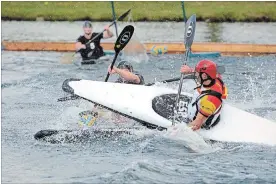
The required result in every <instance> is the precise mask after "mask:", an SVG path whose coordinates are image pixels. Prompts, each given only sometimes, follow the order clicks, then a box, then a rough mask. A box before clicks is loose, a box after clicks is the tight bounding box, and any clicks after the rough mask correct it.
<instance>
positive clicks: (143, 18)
mask: <svg viewBox="0 0 276 184" xmlns="http://www.w3.org/2000/svg"><path fill="white" fill-rule="evenodd" d="M114 6H115V12H116V16H117V17H118V16H119V15H121V14H122V13H124V12H125V11H126V10H128V9H130V8H131V15H132V18H133V21H135V22H168V21H170V22H183V14H182V8H181V3H180V1H178V2H165V1H163V2H154V1H150V2H147V1H143V2H139V1H137V2H119V1H117V2H115V3H114ZM275 9H276V2H270V1H269V2H259V1H257V2H255V1H253V2H223V1H221V2H219V1H215V2H192V1H188V2H185V12H186V16H187V17H189V16H191V15H192V14H196V16H197V21H204V22H276V11H275ZM1 17H2V20H4V21H36V20H40V21H42V20H43V21H84V20H91V21H100V22H105V21H109V22H110V21H112V20H113V19H112V17H113V15H112V11H111V4H110V2H52V1H50V2H5V1H4V2H2V13H1ZM126 20H127V19H126ZM126 20H125V21H126Z"/></svg>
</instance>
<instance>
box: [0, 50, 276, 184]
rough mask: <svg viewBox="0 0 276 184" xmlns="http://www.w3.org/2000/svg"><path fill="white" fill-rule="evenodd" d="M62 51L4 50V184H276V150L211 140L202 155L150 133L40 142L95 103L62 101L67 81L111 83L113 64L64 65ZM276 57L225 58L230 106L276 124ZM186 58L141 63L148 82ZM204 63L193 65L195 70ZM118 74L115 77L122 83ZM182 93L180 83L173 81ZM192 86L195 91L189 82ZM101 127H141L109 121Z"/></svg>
mask: <svg viewBox="0 0 276 184" xmlns="http://www.w3.org/2000/svg"><path fill="white" fill-rule="evenodd" d="M61 57H62V54H61V53H48V52H2V83H1V87H2V132H1V133H2V182H4V183H73V182H78V183H275V182H276V172H275V170H276V161H275V160H276V159H275V158H276V148H275V147H269V146H264V145H255V144H242V143H240V144H237V143H235V144H232V143H227V144H226V143H213V144H211V143H208V144H209V145H210V146H211V147H212V148H213V151H211V152H205V151H198V152H195V151H193V150H191V149H189V148H188V147H187V146H186V145H185V144H184V143H183V142H182V141H176V140H173V139H170V138H168V137H166V136H164V135H163V133H160V132H156V131H149V130H141V131H137V132H136V133H135V134H133V135H122V136H116V137H111V138H104V139H102V138H100V137H98V138H91V140H90V141H86V142H76V143H66V142H64V143H61V144H51V143H47V142H40V141H36V140H34V138H33V135H34V134H35V133H36V132H37V131H39V130H42V129H49V128H55V129H72V128H76V127H77V121H78V113H79V112H80V111H81V110H86V109H87V108H88V106H89V105H90V104H89V103H86V102H83V101H72V102H64V103H60V102H57V98H59V97H63V96H64V92H63V91H62V89H61V85H62V83H63V81H64V80H65V79H67V78H71V77H72V78H83V79H91V80H104V78H105V75H106V69H107V66H108V63H103V64H99V65H95V67H94V68H90V69H92V70H82V69H80V68H78V67H77V66H75V65H70V64H60V60H61ZM275 60H276V57H275V56H262V57H221V58H217V59H215V61H216V62H217V63H219V64H221V65H224V66H225V67H226V73H225V74H224V75H223V77H224V80H225V83H226V84H227V85H228V88H229V100H228V102H229V103H230V104H232V105H234V106H236V107H239V108H242V109H245V110H247V111H249V112H252V113H254V114H257V115H259V116H262V117H265V118H268V119H270V120H272V121H276V105H275V104H276V101H275V94H276V93H275V90H276V85H275V84H276V83H275V80H276V69H275V68H276V62H275ZM182 61H183V56H182V55H166V56H160V57H153V56H151V57H150V61H149V62H148V63H134V68H135V69H136V70H138V71H140V73H142V74H143V75H144V77H145V80H146V82H152V81H154V80H155V79H158V80H164V79H168V78H171V77H177V76H179V68H180V65H181V63H182ZM196 62H197V59H192V60H191V61H189V62H188V64H190V65H192V66H194V65H195V63H196ZM115 79H116V77H111V78H110V81H114V80H115ZM170 86H171V87H172V88H177V86H178V83H174V84H170ZM184 87H187V85H186V86H185V85H184ZM99 124H100V125H99V126H102V127H110V126H113V127H117V126H133V125H135V126H137V127H139V125H136V123H135V122H133V121H132V120H129V121H128V122H127V123H125V124H124V125H121V124H120V125H118V124H114V123H113V122H111V121H101V122H100V123H99Z"/></svg>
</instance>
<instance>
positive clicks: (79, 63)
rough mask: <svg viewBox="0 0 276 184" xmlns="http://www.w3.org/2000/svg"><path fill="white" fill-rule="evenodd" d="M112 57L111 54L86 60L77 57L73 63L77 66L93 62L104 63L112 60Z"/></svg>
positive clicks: (92, 63)
mask: <svg viewBox="0 0 276 184" xmlns="http://www.w3.org/2000/svg"><path fill="white" fill-rule="evenodd" d="M112 59H113V56H111V55H105V56H102V57H100V58H98V59H88V60H82V59H81V57H78V58H76V60H75V61H74V62H73V63H74V64H75V65H77V66H82V65H94V64H100V63H104V62H110V61H112ZM80 60H81V61H80Z"/></svg>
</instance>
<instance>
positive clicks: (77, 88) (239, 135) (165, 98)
mask: <svg viewBox="0 0 276 184" xmlns="http://www.w3.org/2000/svg"><path fill="white" fill-rule="evenodd" d="M63 90H64V91H66V92H69V93H71V94H75V95H77V96H80V97H82V98H84V99H86V100H89V101H91V102H93V103H97V104H100V105H102V106H104V107H106V108H108V109H110V110H113V111H115V112H119V113H120V114H123V115H127V116H128V117H130V118H132V119H135V120H137V121H139V122H141V123H142V124H144V125H147V126H149V127H155V128H156V127H160V128H169V127H171V126H172V121H171V120H169V117H170V116H171V115H172V112H173V111H172V108H173V107H172V106H173V103H174V99H175V96H176V93H177V91H176V90H173V89H170V88H167V87H157V86H141V85H131V84H120V83H110V82H99V81H91V80H80V79H67V80H66V81H65V82H64V84H63ZM191 97H192V95H191V94H189V93H185V92H183V93H181V101H184V102H185V101H187V102H188V101H189V100H190V99H191ZM197 132H198V133H199V134H200V135H201V136H202V137H203V138H204V139H206V140H214V141H222V142H246V143H259V144H266V145H276V123H275V122H272V121H269V120H267V119H264V118H262V117H259V116H256V115H254V114H251V113H248V112H246V111H244V110H241V109H238V108H235V107H233V106H230V105H229V104H227V103H225V104H224V108H223V110H222V112H221V119H220V121H219V123H218V124H217V125H215V126H214V127H212V128H211V129H209V130H206V129H201V130H198V131H197Z"/></svg>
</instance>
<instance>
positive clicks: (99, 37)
mask: <svg viewBox="0 0 276 184" xmlns="http://www.w3.org/2000/svg"><path fill="white" fill-rule="evenodd" d="M98 34H99V33H93V35H92V38H94V37H95V36H97V35H98ZM102 38H103V33H101V34H100V35H99V36H98V37H97V39H99V40H100V39H102Z"/></svg>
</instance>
